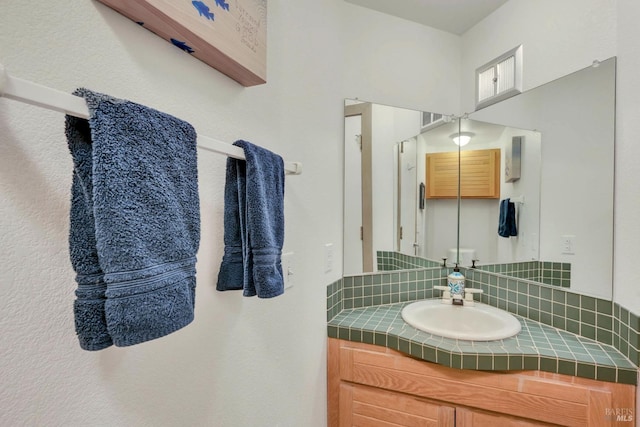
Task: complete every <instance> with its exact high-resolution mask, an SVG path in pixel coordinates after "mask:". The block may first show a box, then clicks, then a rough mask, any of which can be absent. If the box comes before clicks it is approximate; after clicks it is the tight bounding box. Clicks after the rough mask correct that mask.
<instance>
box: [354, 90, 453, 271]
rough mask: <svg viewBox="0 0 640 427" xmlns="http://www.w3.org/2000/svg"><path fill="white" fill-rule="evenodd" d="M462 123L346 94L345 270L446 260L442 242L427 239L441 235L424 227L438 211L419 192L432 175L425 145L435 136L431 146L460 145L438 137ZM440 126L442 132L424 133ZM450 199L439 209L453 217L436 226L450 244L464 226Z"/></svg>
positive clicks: (441, 148) (434, 263)
mask: <svg viewBox="0 0 640 427" xmlns="http://www.w3.org/2000/svg"><path fill="white" fill-rule="evenodd" d="M457 126H458V124H457V120H453V119H452V118H451V117H449V116H445V115H442V114H434V113H423V112H420V111H414V110H409V109H404V108H397V107H391V106H387V105H381V104H374V103H369V102H360V101H356V100H347V101H346V102H345V182H344V184H345V185H344V194H345V200H344V203H345V212H344V260H343V265H344V275H353V274H362V273H368V272H376V271H379V270H390V269H394V270H395V269H406V268H412V267H413V268H428V267H437V266H438V265H439V262H440V263H441V262H442V261H441V260H440V258H442V257H441V255H440V253H441V252H442V250H441V248H440V247H438V248H437V249H435V250H434V249H433V248H432V247H433V245H431V246H430V247H429V248H427V247H426V245H425V243H427V242H431V241H434V239H429V238H425V236H424V233H423V228H422V227H423V224H433V223H434V222H435V219H434V214H435V212H436V211H435V210H433V209H431V207H430V203H429V201H428V200H426V199H424V203H423V204H422V207H421V203H420V200H419V199H420V190H419V189H420V183H424V181H425V180H424V178H423V177H424V174H425V163H424V148H423V147H424V145H425V144H426V143H427V142H428V143H429V146H430V149H432V150H436V151H445V150H448V151H455V150H457V147H456V146H455V145H454V144H453V143H452V142H451V140H450V139H449V142H448V143H443V142H442V141H440V140H439V136H440V132H448V133H452V132H456V131H457ZM436 129H439V130H440V131H439V132H438V133H437V137H435V138H429V137H428V136H424V135H428V134H429V132H430V131H435V130H436ZM448 202H449V203H447V204H446V205H447V206H444V207H442V208H440V207H438V210H437V212H438V213H439V214H440V215H438V216H447V214H449V213H450V214H451V217H450V218H447V220H446V222H447V225H445V224H443V223H440V224H438V226H437V227H434V230H433V232H434V233H435V232H437V233H440V234H441V239H439V240H443V241H445V242H446V243H444V244H443V247H446V248H449V247H455V245H456V232H457V208H456V204H455V201H448ZM425 204H426V206H425ZM436 218H437V216H436ZM440 221H441V222H444V219H443V220H440ZM447 229H448V231H447ZM430 233H431V231H430ZM402 255H407V256H411V258H412V259H408V258H407V257H402ZM414 256H417V257H420V259H414V258H415V257H414ZM438 261H439V262H438Z"/></svg>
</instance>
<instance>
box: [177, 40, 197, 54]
mask: <svg viewBox="0 0 640 427" xmlns="http://www.w3.org/2000/svg"><path fill="white" fill-rule="evenodd" d="M171 43H173V44H174V45H176V46H178V47H179V48H180V49H182V50H184V51H185V52H188V53H193V52H195V51H194V50H193V49H191V48H190V47H189V46H187V44H186V43H185V42H181V41H180V40H176V39H171Z"/></svg>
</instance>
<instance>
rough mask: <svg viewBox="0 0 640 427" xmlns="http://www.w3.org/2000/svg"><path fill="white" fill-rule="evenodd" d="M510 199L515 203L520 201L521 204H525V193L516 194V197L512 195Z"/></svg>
mask: <svg viewBox="0 0 640 427" xmlns="http://www.w3.org/2000/svg"><path fill="white" fill-rule="evenodd" d="M510 200H511V201H512V202H513V203H519V204H521V205H524V194H521V195H519V196H516V197H511V198H510Z"/></svg>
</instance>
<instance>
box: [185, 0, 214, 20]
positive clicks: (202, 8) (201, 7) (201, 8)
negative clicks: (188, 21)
mask: <svg viewBox="0 0 640 427" xmlns="http://www.w3.org/2000/svg"><path fill="white" fill-rule="evenodd" d="M191 3H192V4H193V7H195V8H196V10H197V11H198V15H199V16H204V17H205V18H207V19H209V20H211V21H213V20H214V19H215V18H214V16H213V13H211V11H210V10H209V6H207V5H206V4H204V3H203V2H201V1H192V2H191Z"/></svg>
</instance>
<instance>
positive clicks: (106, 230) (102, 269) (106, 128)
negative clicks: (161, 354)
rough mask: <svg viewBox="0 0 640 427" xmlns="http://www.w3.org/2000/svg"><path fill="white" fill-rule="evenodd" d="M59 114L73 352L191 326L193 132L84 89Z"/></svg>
mask: <svg viewBox="0 0 640 427" xmlns="http://www.w3.org/2000/svg"><path fill="white" fill-rule="evenodd" d="M74 95H78V96H81V97H83V98H85V100H86V102H87V105H88V107H89V113H90V119H89V121H87V120H84V119H79V118H76V117H72V116H67V117H66V129H65V130H66V135H67V141H68V144H69V149H70V151H71V155H72V157H73V165H74V174H73V183H72V189H71V199H72V200H71V212H70V217H71V218H70V219H71V221H70V222H71V223H70V234H69V248H70V256H71V263H72V265H73V268H74V270H75V272H76V274H77V276H76V281H77V284H78V288H77V290H76V297H77V298H76V301H75V303H74V314H75V324H76V332H77V334H78V339H79V341H80V347H81V348H83V349H85V350H101V349H103V348H106V347H109V346H110V345H112V344H115V345H116V346H128V345H133V344H138V343H141V342H144V341H148V340H152V339H155V338H159V337H162V336H164V335H167V334H169V333H171V332H174V331H176V330H178V329H180V328H182V327H184V326H186V325H188V324H189V323H190V322H191V321H192V320H193V316H194V314H193V309H194V297H195V286H196V280H195V263H196V252H197V250H198V246H199V243H200V207H199V198H198V174H197V158H196V132H195V130H194V129H193V127H192V126H191V125H190V124H188V123H186V122H184V121H182V120H180V119H177V118H175V117H172V116H170V115H168V114H165V113H161V112H159V111H156V110H153V109H151V108H148V107H145V106H143V105H139V104H135V103H133V102H130V101H126V100H120V99H116V98H112V97H110V96H107V95H104V94H100V93H96V92H92V91H90V90H87V89H77V90H76V91H75V92H74Z"/></svg>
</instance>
